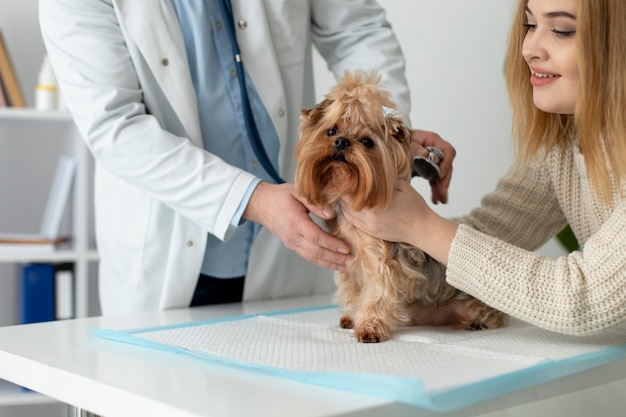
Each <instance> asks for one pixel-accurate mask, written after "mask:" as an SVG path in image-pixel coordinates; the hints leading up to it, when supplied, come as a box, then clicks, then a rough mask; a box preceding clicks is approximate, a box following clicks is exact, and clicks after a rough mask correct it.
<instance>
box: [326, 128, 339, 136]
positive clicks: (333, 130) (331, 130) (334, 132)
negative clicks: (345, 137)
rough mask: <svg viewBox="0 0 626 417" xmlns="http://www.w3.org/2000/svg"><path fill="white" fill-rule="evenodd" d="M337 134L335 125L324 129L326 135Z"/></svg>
mask: <svg viewBox="0 0 626 417" xmlns="http://www.w3.org/2000/svg"><path fill="white" fill-rule="evenodd" d="M336 134H337V128H336V127H335V126H333V127H331V128H330V129H328V130H327V131H326V136H335V135H336Z"/></svg>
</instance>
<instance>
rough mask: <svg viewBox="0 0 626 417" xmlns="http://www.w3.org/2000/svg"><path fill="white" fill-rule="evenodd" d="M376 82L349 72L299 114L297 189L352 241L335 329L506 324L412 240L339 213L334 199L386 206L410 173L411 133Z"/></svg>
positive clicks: (373, 337)
mask: <svg viewBox="0 0 626 417" xmlns="http://www.w3.org/2000/svg"><path fill="white" fill-rule="evenodd" d="M379 82H380V77H379V76H378V75H377V74H376V73H375V72H369V73H364V72H361V71H357V72H355V73H349V72H347V73H346V74H345V76H344V77H343V79H342V80H341V81H340V82H339V84H338V85H336V86H335V87H334V88H333V89H332V90H331V91H330V93H329V94H328V95H326V98H325V99H324V100H323V101H322V102H320V103H319V104H317V105H316V106H315V107H314V108H312V109H305V110H302V112H301V118H300V119H301V123H300V127H299V134H300V139H299V142H298V145H297V147H296V151H295V156H296V159H297V160H298V166H297V168H296V175H295V186H296V191H297V192H298V193H299V194H300V195H302V196H303V197H305V198H306V199H308V200H309V201H310V202H311V203H314V204H318V205H321V206H324V207H333V209H334V210H335V212H336V218H335V219H333V220H330V221H327V222H326V226H327V227H328V228H329V230H330V232H331V233H333V234H334V235H335V236H337V237H340V238H341V239H343V240H345V241H346V242H348V243H349V244H350V245H351V246H352V254H353V258H352V260H351V262H350V263H349V265H347V267H346V271H345V272H337V273H336V274H335V282H336V284H337V286H338V291H337V301H338V302H339V305H340V308H341V309H342V310H343V311H344V314H343V316H342V317H341V320H340V326H341V327H342V328H345V329H354V335H355V337H356V338H357V339H358V340H359V341H360V342H364V343H372V342H374V343H376V342H382V341H385V340H387V339H389V338H390V336H391V331H392V330H394V329H396V328H397V327H399V326H411V325H450V326H452V327H453V328H456V329H468V330H478V329H492V328H497V327H500V326H503V325H504V324H506V322H507V319H508V316H507V315H506V314H504V313H502V312H500V311H498V310H496V309H494V308H492V307H489V306H488V305H486V304H485V303H483V302H481V301H479V300H477V299H476V298H474V297H472V296H470V295H468V294H466V293H464V292H462V291H460V290H457V289H455V288H454V287H452V286H451V285H449V284H447V283H446V281H445V266H444V265H442V264H441V263H439V262H437V261H436V260H434V259H433V258H431V257H430V256H428V255H427V254H425V253H424V252H422V251H420V250H418V249H416V248H415V247H413V246H410V245H407V244H403V243H393V242H387V241H383V240H380V239H376V238H374V237H372V236H370V235H368V234H366V233H364V232H362V231H360V230H359V229H357V228H355V227H354V226H353V225H352V224H350V223H349V222H348V221H347V220H346V219H345V217H344V216H343V215H342V213H341V205H340V204H339V203H338V201H339V199H340V197H341V196H344V195H346V196H350V197H351V199H352V202H351V204H352V208H353V209H354V210H357V211H358V210H362V209H363V208H372V207H378V206H380V207H385V206H387V205H388V204H389V203H390V202H391V198H392V194H393V191H394V190H395V189H396V184H397V182H398V181H409V180H410V178H411V163H410V161H411V132H410V130H409V129H408V128H407V127H406V125H405V124H404V122H403V120H402V119H400V118H399V117H396V116H395V115H394V114H393V113H392V111H393V110H394V109H395V105H394V104H393V103H392V102H391V100H390V98H389V93H388V92H386V91H383V90H382V89H380V88H379V87H378V84H379Z"/></svg>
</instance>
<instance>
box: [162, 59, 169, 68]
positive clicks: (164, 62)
mask: <svg viewBox="0 0 626 417" xmlns="http://www.w3.org/2000/svg"><path fill="white" fill-rule="evenodd" d="M169 64H170V60H169V59H167V58H163V59H162V60H161V65H163V66H164V67H167V66H168V65H169Z"/></svg>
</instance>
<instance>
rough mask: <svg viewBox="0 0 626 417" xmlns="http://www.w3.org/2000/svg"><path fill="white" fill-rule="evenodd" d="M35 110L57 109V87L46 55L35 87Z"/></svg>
mask: <svg viewBox="0 0 626 417" xmlns="http://www.w3.org/2000/svg"><path fill="white" fill-rule="evenodd" d="M35 108H36V109H37V110H39V111H56V110H58V109H59V87H58V85H57V79H56V76H55V75H54V71H53V70H52V66H51V65H50V59H49V58H48V55H47V54H46V55H44V57H43V62H42V64H41V69H40V70H39V79H38V82H37V85H36V86H35Z"/></svg>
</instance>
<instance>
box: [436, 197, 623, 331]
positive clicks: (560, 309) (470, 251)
mask: <svg viewBox="0 0 626 417" xmlns="http://www.w3.org/2000/svg"><path fill="white" fill-rule="evenodd" d="M625 249H626V203H623V202H622V203H621V205H618V206H617V208H616V209H615V211H614V212H613V214H612V215H611V216H610V218H609V219H608V220H607V221H606V222H605V223H604V224H603V225H602V227H601V228H600V229H599V230H598V231H597V232H596V233H595V234H594V235H593V236H591V237H590V239H588V240H587V242H586V243H585V246H584V248H583V250H582V251H577V252H572V253H571V254H569V255H568V256H563V257H559V258H557V259H552V258H549V257H546V256H543V255H541V254H538V253H535V252H531V251H528V250H525V249H521V248H519V247H517V246H515V245H513V244H510V243H506V242H504V241H503V240H500V239H498V238H495V237H492V236H489V235H487V234H485V233H482V232H480V231H477V230H475V229H473V228H471V227H469V226H467V225H460V226H459V229H458V231H457V234H456V237H455V238H454V240H453V242H452V247H451V249H450V254H449V257H448V270H447V280H448V282H449V283H450V284H451V285H453V286H455V287H457V288H459V289H461V290H463V291H465V292H467V293H469V294H471V295H473V296H475V297H477V298H479V299H480V300H482V301H484V302H485V303H487V304H489V305H492V306H493V307H495V308H498V309H500V310H502V311H504V312H506V313H509V314H511V315H513V316H515V317H518V318H520V319H522V320H524V321H527V322H529V323H532V324H534V325H537V326H539V327H543V328H546V329H548V330H552V331H556V332H560V333H567V334H589V333H594V332H596V331H599V330H601V329H603V328H606V327H608V326H611V325H613V324H617V323H619V322H621V321H623V320H624V319H626V267H625V266H626V250H625Z"/></svg>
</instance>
